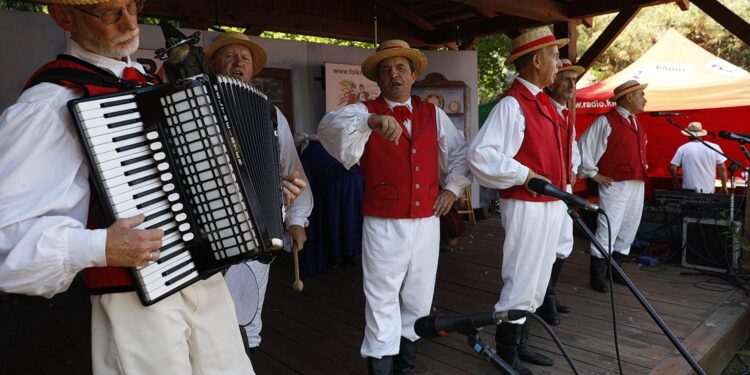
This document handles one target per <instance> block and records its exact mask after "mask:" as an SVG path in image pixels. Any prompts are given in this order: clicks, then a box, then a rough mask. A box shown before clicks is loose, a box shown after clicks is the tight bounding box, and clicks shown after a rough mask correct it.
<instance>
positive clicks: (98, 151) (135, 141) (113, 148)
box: [91, 135, 146, 154]
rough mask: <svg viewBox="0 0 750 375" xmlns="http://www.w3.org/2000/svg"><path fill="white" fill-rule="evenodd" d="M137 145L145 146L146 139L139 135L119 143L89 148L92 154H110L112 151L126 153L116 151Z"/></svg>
mask: <svg viewBox="0 0 750 375" xmlns="http://www.w3.org/2000/svg"><path fill="white" fill-rule="evenodd" d="M138 143H144V144H146V137H144V136H142V135H140V136H137V137H133V138H128V139H125V140H123V141H120V142H110V143H105V144H100V145H93V146H92V147H91V151H92V152H93V153H94V154H103V153H105V152H112V151H115V152H124V151H127V150H118V149H119V148H122V147H127V146H131V145H134V144H138Z"/></svg>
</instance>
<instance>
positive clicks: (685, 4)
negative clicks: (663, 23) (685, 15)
mask: <svg viewBox="0 0 750 375" xmlns="http://www.w3.org/2000/svg"><path fill="white" fill-rule="evenodd" d="M674 3H675V4H677V6H678V7H680V10H681V11H683V12H685V11H687V10H688V9H690V0H677V1H675V2H674Z"/></svg>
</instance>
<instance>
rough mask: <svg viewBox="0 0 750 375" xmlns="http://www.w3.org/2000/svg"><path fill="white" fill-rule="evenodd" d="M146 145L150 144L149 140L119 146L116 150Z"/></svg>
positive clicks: (120, 150) (121, 150)
mask: <svg viewBox="0 0 750 375" xmlns="http://www.w3.org/2000/svg"><path fill="white" fill-rule="evenodd" d="M146 145H148V142H146V141H143V142H138V143H133V144H131V145H127V146H122V147H118V148H116V149H115V151H117V152H123V151H127V150H131V149H134V148H139V147H143V146H146Z"/></svg>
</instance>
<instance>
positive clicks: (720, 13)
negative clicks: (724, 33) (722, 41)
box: [693, 0, 750, 46]
mask: <svg viewBox="0 0 750 375" xmlns="http://www.w3.org/2000/svg"><path fill="white" fill-rule="evenodd" d="M693 4H695V6H697V7H698V8H700V10H702V11H703V12H705V13H706V14H708V15H709V17H711V18H713V19H714V20H715V21H716V22H718V23H719V24H721V26H724V28H726V29H727V30H729V32H731V33H732V34H734V35H735V36H736V37H738V38H740V40H742V41H743V42H745V44H747V45H748V46H750V24H748V23H747V22H745V20H743V19H742V18H740V16H738V15H736V14H735V13H734V12H732V11H731V10H729V9H728V8H727V7H725V6H724V5H721V3H719V2H718V1H716V0H693Z"/></svg>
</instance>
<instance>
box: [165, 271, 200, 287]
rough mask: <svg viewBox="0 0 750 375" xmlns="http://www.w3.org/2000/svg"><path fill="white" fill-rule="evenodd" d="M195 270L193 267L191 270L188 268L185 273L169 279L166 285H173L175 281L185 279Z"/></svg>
mask: <svg viewBox="0 0 750 375" xmlns="http://www.w3.org/2000/svg"><path fill="white" fill-rule="evenodd" d="M193 271H194V270H192V269H190V270H187V271H185V272H183V273H181V274H179V275H177V276H176V277H173V278H172V279H170V280H169V281H167V282H166V283H164V285H166V286H170V285H172V284H174V283H176V282H178V281H180V280H181V279H184V278H185V277H186V276H188V275H190V274H191V273H193Z"/></svg>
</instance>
